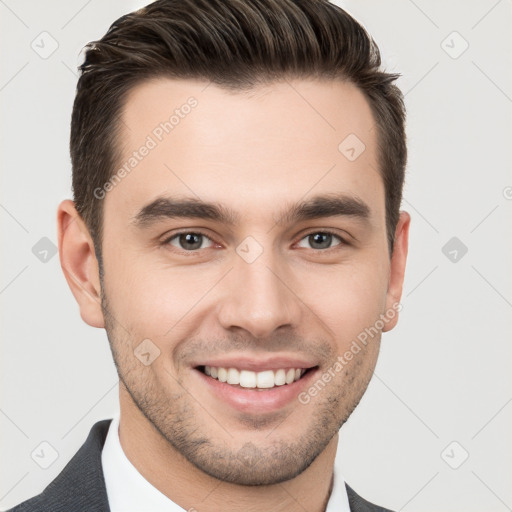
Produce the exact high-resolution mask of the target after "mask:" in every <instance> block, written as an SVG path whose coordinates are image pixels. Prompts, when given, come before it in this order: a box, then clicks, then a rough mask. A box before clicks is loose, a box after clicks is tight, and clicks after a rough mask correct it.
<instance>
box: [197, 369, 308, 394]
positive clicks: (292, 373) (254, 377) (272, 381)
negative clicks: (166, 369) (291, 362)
mask: <svg viewBox="0 0 512 512" xmlns="http://www.w3.org/2000/svg"><path fill="white" fill-rule="evenodd" d="M317 369H318V366H312V367H310V368H298V367H297V368H293V367H285V368H277V369H268V370H263V371H258V372H257V371H252V370H247V369H241V368H234V367H223V366H210V365H200V366H196V367H195V370H198V371H200V372H201V373H202V374H204V375H205V376H207V377H209V378H210V379H212V380H215V381H218V382H222V383H224V384H228V385H230V386H231V387H233V388H238V389H244V390H247V391H251V390H252V391H268V390H270V389H273V388H279V387H282V386H290V385H292V384H294V383H295V382H297V381H299V380H301V379H303V378H304V377H305V376H306V375H307V374H309V373H312V372H314V371H315V370H317Z"/></svg>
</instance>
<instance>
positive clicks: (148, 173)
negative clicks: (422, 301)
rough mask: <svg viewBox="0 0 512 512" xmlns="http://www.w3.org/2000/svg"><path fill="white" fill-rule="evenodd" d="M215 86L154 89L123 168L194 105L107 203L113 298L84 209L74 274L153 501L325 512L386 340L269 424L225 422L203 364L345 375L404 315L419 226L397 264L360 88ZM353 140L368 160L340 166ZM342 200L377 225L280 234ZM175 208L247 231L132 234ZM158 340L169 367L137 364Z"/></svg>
mask: <svg viewBox="0 0 512 512" xmlns="http://www.w3.org/2000/svg"><path fill="white" fill-rule="evenodd" d="M206 86H207V84H206V83H203V82H197V81H192V80H170V79H158V80H153V81H149V82H144V83H142V84H140V85H138V86H137V87H136V88H134V89H133V90H132V91H131V93H130V95H129V97H128V99H127V102H126V105H125V109H124V113H123V121H124V126H125V127H124V128H123V131H122V134H121V142H122V148H123V155H124V156H126V158H128V157H129V155H130V154H131V153H132V152H133V151H134V150H136V149H137V148H139V147H140V146H141V145H142V144H143V143H144V141H145V140H146V137H147V135H148V134H151V133H152V130H154V128H155V126H157V125H158V124H159V123H160V122H162V121H163V120H165V119H168V118H169V115H170V114H171V113H172V111H173V110H174V109H175V108H178V107H179V106H180V105H183V104H184V103H185V102H186V100H187V98H189V97H190V96H193V97H195V98H196V99H197V101H198V105H197V107H195V108H194V109H193V110H192V111H191V113H190V114H189V115H187V116H186V117H185V118H184V119H181V120H180V123H179V125H178V126H176V127H175V128H174V130H173V131H172V132H170V133H169V134H168V135H166V136H165V138H164V139H163V140H162V141H161V142H160V143H159V144H158V146H157V147H156V148H154V149H152V150H151V152H150V153H149V154H148V156H146V157H145V158H144V159H143V160H142V161H141V162H140V163H138V165H137V167H136V168H135V169H134V170H133V171H132V172H131V173H130V174H129V175H127V176H126V177H125V178H124V179H123V180H122V181H121V183H119V184H118V185H117V186H116V187H114V188H113V189H112V190H110V191H109V192H108V193H107V194H106V197H105V199H104V200H103V201H104V205H103V206H104V217H103V219H104V220H103V225H104V242H103V247H102V254H103V261H104V272H105V274H104V280H103V282H100V278H99V273H98V262H97V260H96V257H95V254H94V246H93V242H92V239H91V237H90V234H89V232H88V230H87V228H86V226H85V224H84V223H83V221H82V219H81V218H80V217H79V216H78V214H77V212H76V210H75V208H74V205H73V203H72V201H70V200H65V201H63V202H62V203H61V205H60V206H59V210H58V226H59V251H60V259H61V264H62V268H63V271H64V273H65V276H66V279H67V280H68V283H69V286H70V288H71V290H72V292H73V294H74V296H75V298H76V300H77V302H78V304H79V306H80V313H81V317H82V319H83V320H84V321H85V322H86V323H88V324H89V325H91V326H94V327H99V328H105V329H106V331H107V334H108V338H109V341H110V344H111V348H112V352H113V356H114V360H115V363H116V367H117V369H118V372H119V376H120V386H119V395H120V407H121V421H120V441H121V445H122V447H123V450H124V452H125V453H126V455H127V457H128V458H129V460H130V461H131V462H132V463H133V465H134V466H135V467H136V468H137V469H138V470H139V472H140V473H141V474H142V475H143V476H144V477H145V478H146V479H147V480H148V481H149V482H150V483H151V484H153V485H154V486H155V487H156V488H158V489H159V490H160V491H161V492H162V493H164V494H165V495H167V496H168V497H169V498H171V499H172V500H173V501H174V502H176V503H177V504H178V505H180V506H181V507H183V508H184V509H189V508H191V507H194V508H195V509H196V510H198V511H202V510H208V511H210V512H216V511H219V512H220V511H221V510H222V511H223V512H229V511H235V510H241V509H242V508H243V509H244V510H248V511H265V512H266V511H268V510H274V511H277V510H287V511H295V510H297V511H299V510H300V511H303V510H304V509H306V510H309V511H311V512H314V511H323V510H324V509H325V506H326V503H327V500H328V497H329V492H330V483H331V478H332V474H333V464H334V459H335V455H336V449H337V444H338V431H339V429H340V427H341V426H342V424H343V423H344V422H345V421H346V420H347V418H348V417H349V415H350V414H351V412H352V411H353V409H354V408H355V406H356V405H357V404H358V402H359V400H360V398H361V396H362V395H363V393H364V392H365V390H366V388H367V385H368V383H369V380H370V378H371V376H372V373H373V370H374V367H375V364H376V361H377V356H378V352H379V346H380V332H379V334H378V335H377V336H375V337H374V338H373V339H371V342H369V343H368V344H367V345H366V347H362V350H361V351H360V352H359V353H358V354H357V355H355V356H354V358H353V359H352V360H351V361H350V362H349V363H348V364H347V365H346V366H344V368H343V370H342V371H339V372H337V373H336V374H335V377H334V378H333V379H332V380H331V381H330V382H329V383H328V384H327V385H326V386H325V388H324V389H323V390H322V391H321V392H319V393H318V394H317V395H316V396H314V397H311V400H310V402H309V403H308V404H306V405H304V404H301V403H300V402H299V401H298V400H293V401H291V402H290V403H289V404H287V405H286V406H285V407H284V408H282V410H279V411H277V412H274V413H272V414H270V413H268V414H262V413H255V412H252V411H251V410H245V411H240V410H236V409H234V408H232V407H230V406H228V405H226V403H225V402H223V401H222V399H221V398H219V397H218V396H216V395H215V394H214V393H212V392H211V390H210V389H209V387H208V386H206V385H205V384H204V383H203V382H202V381H201V380H200V378H199V377H198V374H197V370H194V369H193V368H192V366H191V365H192V364H193V363H194V362H197V361H198V360H200V359H201V358H206V357H215V356H218V357H220V356H222V355H235V354H236V355H239V354H244V355H248V356H262V355H277V354H279V355H286V356H300V357H303V358H306V359H308V360H311V361H315V362H316V363H317V364H318V366H319V368H320V370H324V371H326V370H327V369H328V368H330V367H332V366H333V364H334V362H335V361H336V358H337V357H338V356H339V355H343V354H344V353H345V352H346V350H348V349H349V347H350V345H351V343H352V342H353V340H355V339H356V337H357V335H358V334H359V333H361V332H362V331H364V329H365V328H368V327H370V326H373V325H374V324H375V322H376V320H378V319H379V315H381V314H385V313H386V312H387V311H388V310H390V309H392V308H393V305H395V306H396V304H397V303H398V302H399V300H400V296H401V293H402V283H403V277H404V270H405V261H406V256H407V240H408V229H409V222H410V218H409V215H408V214H407V213H405V212H402V213H401V215H400V220H399V223H398V226H397V228H396V234H395V246H394V251H393V254H392V257H391V258H390V256H389V252H388V245H387V238H386V224H385V195H384V185H383V182H382V178H381V176H380V174H379V172H378V170H377V169H378V164H377V152H376V151H377V150H376V129H375V126H374V120H373V117H372V114H371V110H370V107H369V104H368V102H367V101H366V99H365V98H364V96H363V95H362V93H361V92H360V91H359V90H358V89H357V88H356V87H354V86H353V85H351V84H348V83H342V82H339V81H318V80H303V79H301V80H293V81H284V80H283V81H282V82H275V83H272V84H269V85H267V86H258V88H257V89H253V90H252V91H250V92H249V93H240V92H238V93H236V94H235V93H229V92H227V91H225V90H223V89H221V88H219V87H217V86H215V85H213V84H210V85H208V87H206ZM351 133H353V134H356V135H357V136H358V138H359V139H360V140H362V141H363V142H364V144H365V146H366V149H365V151H364V152H363V153H362V154H361V155H360V156H359V157H358V158H357V159H356V160H355V161H349V160H348V159H347V158H346V157H345V156H344V155H343V154H342V153H341V152H340V151H339V150H338V145H339V144H340V142H341V141H342V140H344V139H345V137H347V135H349V134H351ZM126 158H125V159H123V161H122V162H120V166H121V165H122V164H123V162H124V161H125V160H126ZM329 193H330V194H332V193H340V194H341V193H342V194H344V195H345V196H349V197H354V198H357V199H359V200H360V201H363V202H364V203H365V204H366V205H367V206H368V209H369V214H368V217H367V218H366V219H362V218H359V217H357V216H347V215H344V216H334V215H331V216H327V217H322V218H317V219H312V220H311V219H310V220H306V221H300V222H292V223H288V222H276V221H278V220H280V219H282V217H281V213H282V211H283V209H285V208H286V206H289V205H291V204H293V203H296V202H300V201H304V200H307V199H310V198H312V197H313V196H314V195H319V194H329ZM162 195H173V196H176V197H180V198H184V197H194V198H196V199H200V200H202V201H212V202H218V203H221V204H222V205H224V206H226V207H229V208H230V209H232V210H233V211H234V212H236V213H237V214H238V215H239V216H240V218H239V222H238V223H236V224H235V225H233V226H228V225H225V224H222V223H219V222H217V221H212V220H208V219H202V218H199V219H197V218H190V219H182V218H178V219H171V218H161V219H160V220H159V221H158V222H156V223H153V224H151V225H148V226H145V227H142V228H141V227H140V226H137V225H135V224H134V223H133V218H134V216H135V215H136V214H137V213H138V212H139V211H140V210H141V208H143V207H144V206H145V205H146V204H148V203H149V202H151V201H152V200H154V199H155V198H157V197H161V196H162ZM325 229H329V230H332V231H333V232H334V233H335V236H333V237H332V239H330V240H331V241H330V242H329V239H328V240H327V248H323V249H322V248H319V244H318V242H317V243H316V244H315V241H314V240H313V241H311V238H310V237H308V235H309V234H314V233H322V232H323V231H322V230H325ZM177 230H188V232H191V233H194V232H197V230H200V231H201V232H203V233H205V235H206V237H205V238H203V239H202V245H200V248H199V249H194V250H190V249H189V247H190V242H189V245H186V240H185V241H184V243H185V245H184V246H183V245H180V239H179V237H175V238H174V239H173V241H172V242H168V241H167V242H166V240H167V239H168V238H169V237H171V236H172V235H173V234H175V233H176V231H177ZM248 236H251V237H253V238H254V239H255V240H257V241H258V243H259V244H260V246H261V248H262V249H263V252H262V253H261V255H260V256H259V257H258V258H257V259H256V260H255V261H253V262H252V263H248V262H246V261H245V260H244V259H243V258H241V257H240V256H239V254H238V253H237V252H236V249H237V247H238V246H239V245H240V244H241V242H242V241H243V240H244V239H245V238H246V237H248ZM337 236H339V237H341V239H343V240H344V242H341V239H338V238H337ZM208 237H209V238H208ZM329 243H330V245H329ZM187 248H188V249H189V250H188V251H187ZM397 319H398V315H395V316H394V318H393V319H392V320H389V321H388V322H386V324H385V325H384V327H383V329H382V331H387V330H390V329H392V328H393V327H394V326H395V324H396V321H397ZM145 339H150V340H151V342H152V343H153V344H154V346H156V347H158V349H159V350H160V355H159V356H158V357H157V358H156V359H155V360H154V361H153V362H152V363H151V364H150V365H147V366H146V365H144V364H141V361H140V360H139V359H138V358H137V357H135V355H134V350H135V348H136V347H137V346H138V345H139V344H140V343H141V341H142V340H145ZM248 460H249V462H247V461H248ZM206 497H207V499H205V498H206ZM203 500H205V501H203Z"/></svg>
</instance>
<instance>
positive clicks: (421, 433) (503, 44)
mask: <svg viewBox="0 0 512 512" xmlns="http://www.w3.org/2000/svg"><path fill="white" fill-rule="evenodd" d="M145 3H146V2H143V1H134V0H131V1H126V0H116V1H112V0H110V1H108V2H100V1H99V0H89V1H84V0H72V1H69V0H68V1H66V2H64V1H46V2H42V1H40V0H38V1H36V0H0V17H1V18H0V20H1V22H0V37H1V47H2V55H1V63H0V73H1V75H0V102H1V116H2V126H1V130H2V132H1V137H0V141H1V148H0V155H1V162H2V171H3V172H2V176H1V180H2V181H1V188H0V190H1V196H0V222H1V226H2V266H1V276H0V301H1V303H0V308H1V315H2V323H1V333H2V347H1V350H2V353H1V356H2V357H1V373H0V378H1V380H2V382H1V390H2V397H1V408H0V429H1V440H2V441H1V452H0V460H1V461H2V464H1V473H0V507H2V509H5V508H9V507H11V506H13V505H15V504H16V503H18V502H20V501H22V500H23V499H26V498H28V497H30V496H32V495H34V494H36V493H38V492H40V491H41V490H42V489H43V488H44V487H45V486H46V485H47V484H48V483H49V482H50V481H51V480H52V479H53V478H54V477H55V476H56V475H57V474H58V473H59V472H60V471H61V469H62V468H63V467H64V466H65V464H66V463H67V462H68V460H69V459H70V458H71V457H72V455H73V454H74V453H75V452H76V450H77V449H78V448H79V447H80V446H81V444H82V443H83V441H84V440H85V437H86V436H87V434H88V432H89V429H90V427H91V426H92V424H93V423H94V422H95V421H97V420H99V419H103V418H108V417H111V415H112V414H113V413H114V412H115V411H116V410H117V407H118V398H117V390H118V386H117V375H116V373H115V368H114V365H113V362H112V358H111V354H110V350H109V347H108V342H107V338H106V335H105V333H104V331H103V330H98V329H93V328H91V327H89V326H87V325H86V324H84V323H83V322H82V320H81V319H80V316H79V311H78V307H77V305H76V303H75V301H74V298H73V296H72V294H71V292H70V291H69V289H68V286H67V284H66V282H65V279H64V277H63V274H62V271H61V269H60V265H59V260H58V255H55V256H53V257H52V255H51V252H49V253H48V254H47V255H46V259H47V261H46V262H44V261H40V259H39V258H43V259H44V256H45V254H44V252H43V251H44V250H45V248H46V249H47V246H45V245H44V244H45V243H46V244H48V241H43V242H40V240H41V238H43V237H47V238H48V239H49V240H50V241H51V242H53V244H56V243H57V240H56V223H55V220H56V208H57V205H58V203H59V202H60V201H61V200H62V199H64V198H66V197H71V195H70V184H71V179H70V177H71V168H70V160H69V156H68V139H69V121H70V114H71V106H72V101H73V98H74V89H75V84H76V78H77V77H76V76H75V71H74V70H75V69H76V66H77V64H78V62H79V57H78V56H79V52H80V50H81V48H82V47H83V46H84V45H85V44H86V43H87V42H88V41H90V40H93V39H97V38H99V37H101V36H102V35H103V34H104V33H105V31H106V30H107V28H108V27H109V25H110V24H111V23H112V22H113V21H114V20H115V19H117V18H118V17H119V16H121V15H122V14H124V13H126V12H128V11H131V10H133V9H135V8H138V7H140V6H142V5H144V4H145ZM340 5H342V6H343V7H345V8H346V9H347V10H348V11H349V12H350V13H351V14H353V15H354V16H355V17H356V18H357V19H358V20H359V21H360V22H362V23H363V24H364V25H365V26H366V27H367V29H368V30H369V32H370V33H371V34H372V35H373V37H374V38H375V39H376V41H377V43H378V44H379V46H380V49H381V51H382V53H383V57H384V62H385V65H386V69H387V70H388V71H398V72H401V73H402V74H403V77H402V78H401V79H400V80H399V85H400V87H401V88H402V90H403V91H404V93H405V94H406V103H407V108H408V135H409V151H410V157H409V165H408V177H407V185H406V189H405V200H404V204H403V208H404V209H406V210H408V211H409V212H410V213H411V215H412V228H411V230H412V231H411V247H410V255H409V262H408V268H407V277H406V281H405V292H404V296H403V301H402V303H403V311H402V314H401V320H400V322H399V325H398V327H397V328H396V329H395V330H394V331H392V332H391V333H388V334H385V335H384V338H383V344H382V351H381V356H380V360H379V363H378V366H377V368H376V372H375V377H374V379H373V381H372V383H371V384H370V387H369V389H368V392H367V394H366V395H365V397H364V398H363V400H362V402H361V404H360V406H359V407H358V409H357V410H356V412H355V413H354V414H353V416H352V417H351V419H350V420H349V422H348V423H347V424H346V425H345V426H344V427H343V428H342V430H341V436H340V447H339V451H338V458H337V464H338V463H339V465H340V467H341V468H342V470H343V473H344V476H345V478H346V480H347V481H348V482H349V483H350V484H351V485H352V486H353V487H354V488H355V489H356V490H357V491H358V492H359V493H361V494H362V495H363V496H365V497H366V498H367V499H370V500H372V501H375V502H376V503H379V504H382V505H385V506H388V507H390V508H392V509H395V510H404V511H418V512H420V511H429V512H432V511H465V512H471V511H482V510H485V511H486V512H491V511H496V512H501V511H505V510H512V508H511V507H512V486H511V482H512V457H511V451H512V450H511V448H512V436H511V435H510V433H511V432H512V403H511V402H512V386H511V382H512V372H511V371H510V367H511V364H510V363H511V360H512V348H511V343H510V335H511V331H512V326H511V315H510V313H511V307H512V303H511V302H512V286H511V281H512V278H511V273H510V271H509V270H510V261H512V259H511V253H512V251H511V237H510V233H511V232H512V231H511V228H512V225H511V224H512V222H511V221H512V216H511V212H512V175H511V173H510V167H511V154H510V142H511V140H512V139H511V136H512V130H511V124H512V122H511V121H512V119H511V118H512V116H511V110H512V71H511V70H512V66H511V64H512V62H511V60H512V59H511V46H510V40H509V37H510V32H511V20H512V16H511V14H512V13H511V10H512V8H511V7H512V5H511V1H510V0H500V1H496V0H492V1H483V0H480V1H476V0H474V1H462V0H458V1H451V2H444V1H441V0H435V1H426V0H415V1H412V0H394V1H382V0H372V1H369V0H367V1H364V2H363V1H359V2H357V1H346V2H340ZM44 31H46V32H48V33H49V34H50V35H51V36H47V35H40V34H41V33H42V32H44ZM454 31H456V32H458V33H459V34H460V36H459V35H457V34H453V32H454ZM52 38H53V39H54V40H55V41H56V42H57V43H58V48H57V49H56V50H55V52H54V53H53V54H51V55H50V56H48V57H47V58H42V57H41V56H40V53H44V52H45V51H46V52H49V51H50V50H51V48H52V44H54V43H52ZM443 41H444V42H443ZM466 42H467V44H469V47H468V48H467V50H466V51H464V52H463V53H462V54H460V52H461V51H462V50H463V49H464V47H465V45H466ZM31 44H32V45H33V46H34V47H35V48H37V51H38V52H39V53H38V52H37V51H35V50H34V49H33V48H32V47H31ZM459 54H460V55H459ZM45 56H46V55H45ZM452 237H457V239H458V241H455V242H454V243H455V244H456V245H454V246H453V247H451V246H449V247H448V249H446V250H445V252H446V253H447V255H448V256H446V255H445V254H444V253H443V251H442V248H443V247H444V246H445V244H446V243H447V242H448V241H449V240H450V239H451V238H452ZM37 243H40V244H43V245H41V246H36V249H35V250H34V252H35V253H36V254H38V257H36V254H34V252H33V247H34V246H35V245H36V244H37ZM461 243H463V244H464V245H465V246H466V247H467V249H468V252H467V254H465V255H463V256H462V251H461V247H462V246H461ZM453 250H456V251H457V252H456V253H454V252H453ZM450 252H451V254H450ZM454 257H456V258H457V259H456V261H451V260H452V259H453V258H454ZM454 441H455V442H456V444H451V443H452V442H454ZM42 442H47V443H49V444H50V445H51V446H52V447H53V448H54V449H55V450H56V452H58V457H57V458H56V460H55V461H54V462H53V463H52V464H51V465H50V466H49V467H48V468H47V469H43V468H42V467H40V465H39V464H42V463H45V462H46V463H47V464H48V463H50V462H51V461H52V458H51V457H52V452H51V449H50V448H49V447H48V446H47V445H43V446H42V447H41V446H40V443H42ZM447 447H448V449H446V448H447ZM34 451H35V454H36V455H34V458H32V456H31V454H32V453H33V452H34ZM466 452H467V454H469V457H468V458H467V460H466V461H465V462H464V463H463V464H462V465H461V466H460V467H459V468H458V469H452V467H450V464H451V465H452V466H457V465H458V464H460V462H461V461H462V460H463V457H464V456H465V454H466ZM38 453H39V454H40V457H39V458H38V457H37V454H38ZM42 453H44V457H43V456H42V455H41V454H42ZM443 454H444V455H443ZM35 460H38V462H39V464H38V463H36V462H35Z"/></svg>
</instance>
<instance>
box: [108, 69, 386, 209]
mask: <svg viewBox="0 0 512 512" xmlns="http://www.w3.org/2000/svg"><path fill="white" fill-rule="evenodd" d="M119 142H120V148H121V155H122V157H121V161H119V162H118V166H117V169H124V172H121V173H119V172H118V174H122V177H121V178H120V179H116V180H115V183H113V185H114V186H113V187H111V189H110V190H109V191H108V193H107V196H106V205H105V218H107V210H108V209H115V211H116V212H118V213H123V212H124V213H126V215H133V214H135V213H136V211H137V210H138V209H140V208H141V207H142V206H143V205H144V204H145V203H148V202H149V201H150V200H154V199H155V198H157V197H159V196H166V195H167V196H169V195H172V196H181V197H184V196H186V197H195V198H196V199H201V200H204V201H215V202H220V203H223V202H224V203H229V205H230V206H231V208H232V209H233V210H237V211H240V212H241V214H242V215H244V212H245V214H247V215H249V214H250V215H252V216H253V217H254V214H255V209H256V210H265V211H266V212H267V213H268V215H269V218H271V217H272V212H271V211H269V210H271V209H272V207H273V205H275V207H276V210H280V205H281V204H282V203H283V202H286V203H288V202H290V201H293V200H298V199H301V198H307V196H308V194H318V193H322V192H324V193H325V192H340V193H348V194H352V195H355V196H357V197H358V198H361V199H362V200H363V201H365V202H366V203H368V204H370V205H371V206H372V209H376V210H377V211H380V212H381V213H382V214H383V212H384V189H383V184H382V180H381V178H380V175H379V173H378V170H377V168H378V166H377V147H376V127H375V125H374V119H373V116H372V113H371V109H370V106H369V104H368V102H367V100H366V98H365V97H364V95H363V94H362V92H361V91H360V90H359V89H357V88H356V87H355V86H354V85H352V84H350V83H345V82H341V81H318V80H293V81H292V80H290V81H285V80H283V81H280V82H275V83H271V84H268V85H265V86H260V87H257V88H255V89H252V90H250V91H246V92H230V91H227V90H225V89H223V88H220V87H218V86H216V85H215V84H211V83H210V84H208V83H207V82H202V81H194V80H172V79H157V80H151V81H147V82H144V83H142V84H140V85H138V86H137V87H136V88H134V89H133V90H132V91H131V92H130V94H129V95H128V97H127V99H126V102H125V105H124V109H123V114H122V124H121V134H120V140H119ZM111 181H112V180H111ZM262 215H263V212H262Z"/></svg>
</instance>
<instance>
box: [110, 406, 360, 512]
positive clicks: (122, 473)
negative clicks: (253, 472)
mask: <svg viewBox="0 0 512 512" xmlns="http://www.w3.org/2000/svg"><path fill="white" fill-rule="evenodd" d="M101 463H102V466H103V475H104V477H105V485H106V488H107V496H108V502H109V506H110V510H111V512H183V511H184V510H185V509H183V508H182V507H180V506H179V505H176V503H174V502H173V501H172V500H170V499H169V498H168V497H167V496H165V494H163V493H161V492H160V491H159V490H158V489H157V488H156V487H154V486H153V485H151V484H150V483H149V482H148V481H147V480H146V479H145V478H144V477H143V476H142V475H141V474H140V473H139V472H138V470H137V469H136V468H135V466H134V465H133V464H132V463H131V462H130V461H129V459H128V457H127V456H126V455H125V453H124V451H123V448H122V447H121V443H120V441H119V414H117V415H116V416H114V418H113V420H112V423H111V424H110V427H109V429H108V433H107V438H106V439H105V445H104V446H103V451H102V453H101ZM325 512H350V506H349V503H348V496H347V490H346V488H345V481H344V479H343V476H342V475H341V472H340V471H339V468H337V467H336V464H335V466H334V484H333V489H332V493H331V497H330V499H329V502H328V504H327V509H326V511H325Z"/></svg>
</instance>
